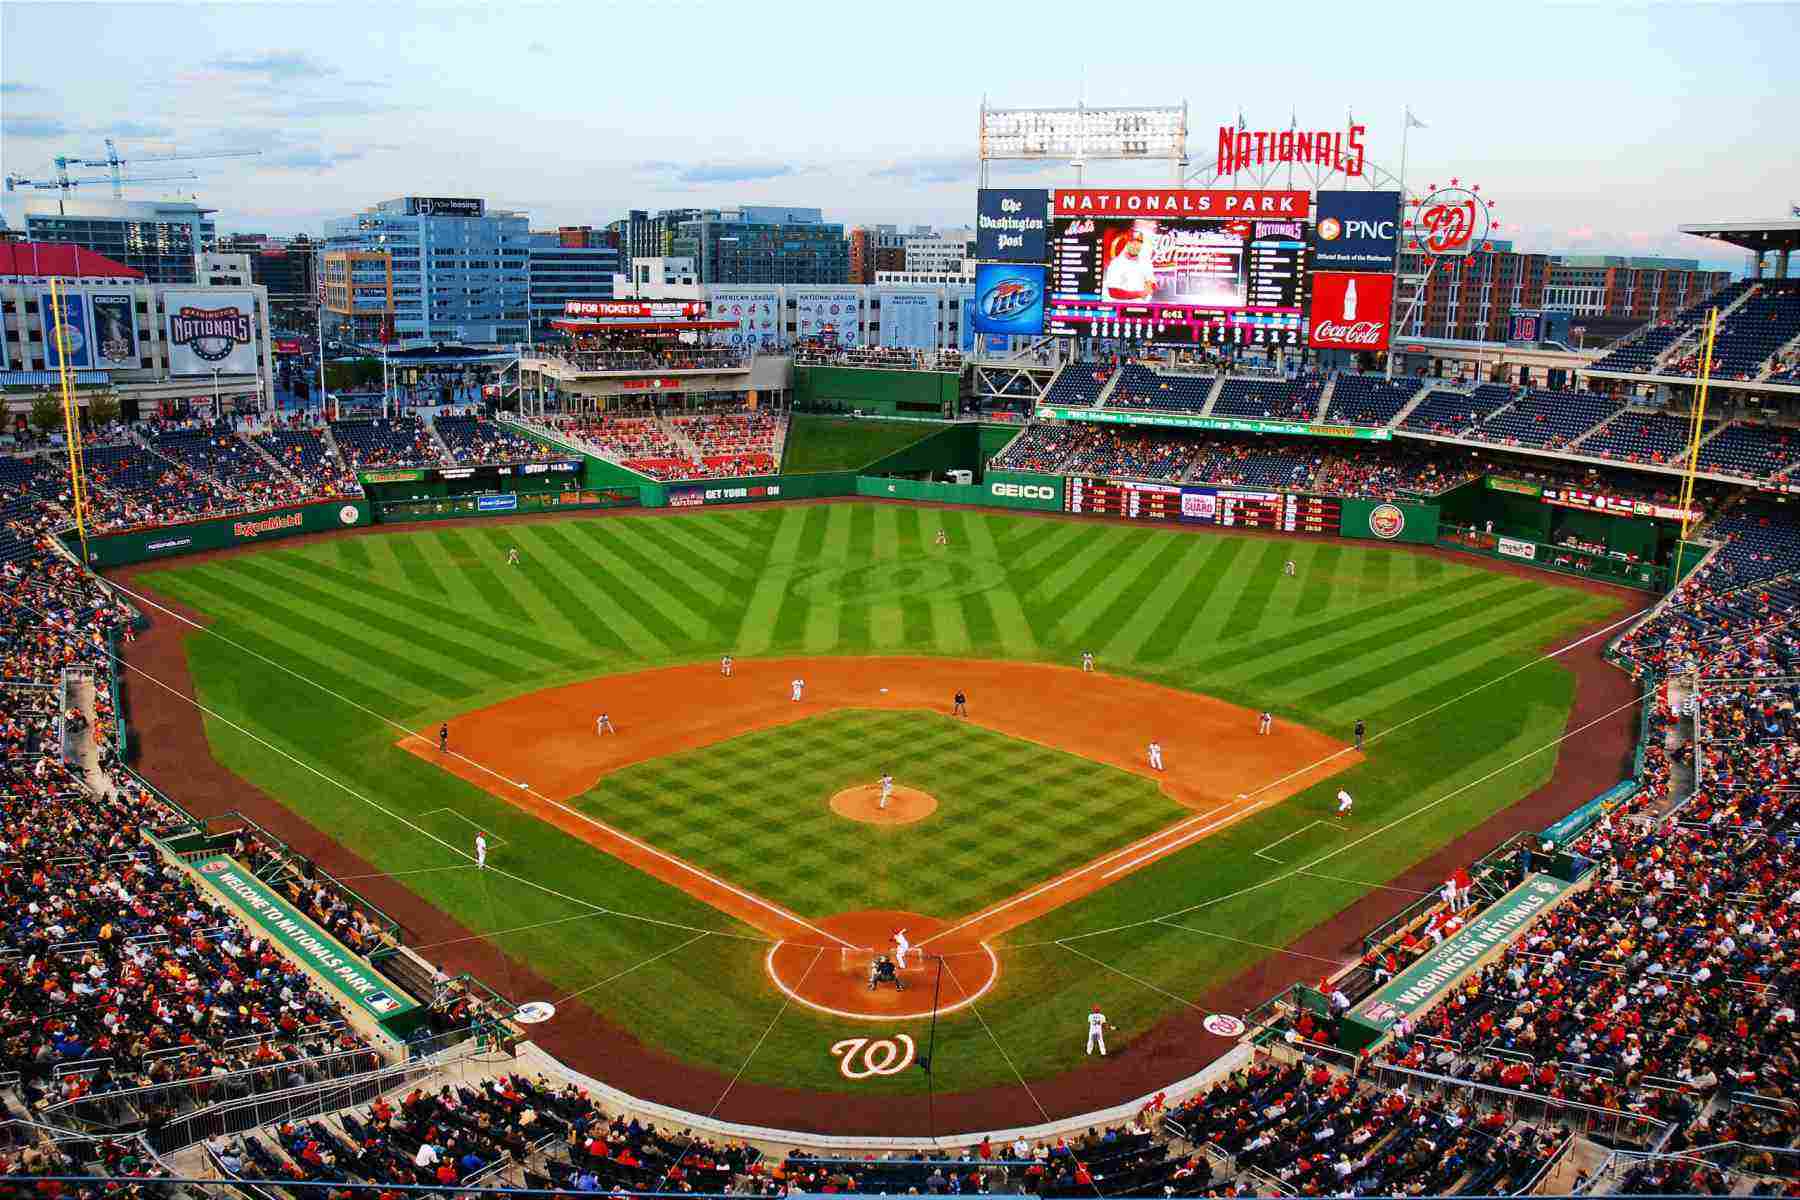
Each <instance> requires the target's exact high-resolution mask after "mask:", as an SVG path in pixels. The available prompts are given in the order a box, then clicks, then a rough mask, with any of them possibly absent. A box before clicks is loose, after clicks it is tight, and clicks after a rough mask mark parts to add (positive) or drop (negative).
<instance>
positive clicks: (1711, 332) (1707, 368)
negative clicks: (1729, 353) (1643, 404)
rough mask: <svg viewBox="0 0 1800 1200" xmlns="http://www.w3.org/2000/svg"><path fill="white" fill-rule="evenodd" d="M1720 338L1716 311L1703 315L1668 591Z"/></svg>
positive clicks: (1678, 559)
mask: <svg viewBox="0 0 1800 1200" xmlns="http://www.w3.org/2000/svg"><path fill="white" fill-rule="evenodd" d="M1718 336H1719V310H1718V309H1717V308H1714V309H1712V310H1711V311H1710V312H1708V313H1707V314H1706V333H1705V335H1704V336H1703V337H1702V338H1701V339H1700V375H1699V380H1698V386H1697V387H1695V389H1694V411H1693V412H1692V413H1691V414H1690V415H1689V421H1688V452H1687V467H1686V469H1685V470H1684V471H1682V473H1681V541H1680V543H1679V544H1678V545H1677V546H1676V547H1675V577H1674V579H1673V580H1671V581H1670V586H1671V588H1672V587H1674V586H1675V585H1677V584H1679V583H1680V582H1681V567H1682V560H1683V558H1684V557H1685V556H1686V554H1687V538H1688V528H1689V526H1690V525H1692V523H1693V521H1692V517H1691V515H1690V514H1692V512H1693V508H1694V476H1695V475H1696V474H1697V473H1698V472H1699V470H1700V439H1701V431H1702V429H1703V428H1704V425H1705V421H1706V389H1707V384H1708V383H1709V382H1711V380H1712V363H1713V342H1714V341H1715V340H1716V339H1717V338H1718Z"/></svg>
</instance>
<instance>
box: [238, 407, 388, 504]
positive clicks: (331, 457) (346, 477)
mask: <svg viewBox="0 0 1800 1200" xmlns="http://www.w3.org/2000/svg"><path fill="white" fill-rule="evenodd" d="M251 437H252V439H253V440H254V441H255V442H256V444H257V445H258V446H260V447H261V448H262V449H263V450H264V451H266V452H267V453H268V455H269V457H270V458H273V459H274V460H275V461H276V462H278V463H280V464H281V466H282V467H283V469H285V470H286V471H287V472H288V474H290V475H292V476H293V477H294V478H295V479H298V480H299V481H300V482H301V483H302V484H304V485H305V486H306V488H307V489H308V491H309V492H310V493H311V494H312V495H313V496H322V497H325V498H327V499H333V498H336V497H338V496H360V495H362V485H361V484H360V483H358V482H357V481H356V476H355V474H353V473H352V472H351V471H350V469H349V468H348V467H346V466H345V465H344V460H343V458H342V456H340V455H339V454H338V452H337V451H336V450H335V449H334V448H333V447H332V444H331V442H330V441H329V440H328V439H327V438H326V436H325V427H324V426H322V425H304V424H293V425H275V426H272V427H270V428H268V429H264V430H262V431H260V432H258V433H255V434H252V435H251Z"/></svg>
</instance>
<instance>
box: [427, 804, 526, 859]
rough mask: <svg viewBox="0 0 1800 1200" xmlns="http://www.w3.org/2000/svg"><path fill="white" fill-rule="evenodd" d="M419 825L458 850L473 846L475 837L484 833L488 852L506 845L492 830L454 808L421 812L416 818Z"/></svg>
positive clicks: (504, 840)
mask: <svg viewBox="0 0 1800 1200" xmlns="http://www.w3.org/2000/svg"><path fill="white" fill-rule="evenodd" d="M418 822H419V825H420V826H421V827H422V828H425V829H428V830H430V831H431V832H432V833H435V834H437V835H438V836H439V837H441V838H443V839H444V840H445V841H446V842H449V843H450V844H451V845H452V846H455V847H456V848H457V849H459V850H468V849H470V848H471V847H473V846H474V845H475V835H476V834H478V833H484V832H485V833H486V834H487V840H488V849H489V850H498V849H499V848H500V847H502V846H504V845H506V839H505V838H503V837H501V836H500V835H498V834H496V833H495V832H494V831H493V830H491V829H487V828H486V827H484V826H481V825H477V824H476V823H475V820H474V818H472V817H465V816H464V815H463V814H462V813H459V812H457V811H456V810H455V809H454V808H447V807H446V808H434V809H432V810H431V811H430V812H422V813H420V814H419V817H418Z"/></svg>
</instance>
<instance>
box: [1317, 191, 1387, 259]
mask: <svg viewBox="0 0 1800 1200" xmlns="http://www.w3.org/2000/svg"><path fill="white" fill-rule="evenodd" d="M1313 232H1314V240H1313V266H1314V267H1315V268H1316V269H1318V270H1320V271H1368V272H1383V271H1385V272H1388V273H1390V274H1391V273H1392V272H1393V270H1394V261H1395V257H1396V256H1397V255H1398V254H1399V253H1400V193H1399V192H1324V191H1322V192H1320V193H1319V212H1318V222H1317V224H1316V225H1314V227H1313Z"/></svg>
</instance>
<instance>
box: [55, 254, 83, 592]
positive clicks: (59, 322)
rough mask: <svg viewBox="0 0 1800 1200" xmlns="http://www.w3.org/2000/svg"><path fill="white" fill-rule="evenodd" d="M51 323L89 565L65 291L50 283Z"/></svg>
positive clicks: (72, 486)
mask: <svg viewBox="0 0 1800 1200" xmlns="http://www.w3.org/2000/svg"><path fill="white" fill-rule="evenodd" d="M50 321H51V326H52V328H54V329H55V331H56V333H55V336H56V377H57V381H58V382H59V383H60V384H61V385H62V410H63V441H64V448H65V449H66V451H67V454H68V461H69V497H70V505H71V507H72V508H73V509H74V510H75V511H74V513H73V514H72V515H73V516H74V518H75V536H76V537H77V538H78V539H80V541H81V561H82V562H83V563H86V562H87V561H88V544H87V541H88V539H87V462H86V460H85V456H84V455H83V453H82V446H81V406H80V403H79V402H78V401H77V400H76V399H75V387H74V378H73V376H72V375H71V373H70V370H69V330H68V326H67V325H66V324H65V323H64V321H63V303H62V288H61V287H60V286H59V285H58V283H57V281H56V280H55V279H54V278H53V279H51V280H50Z"/></svg>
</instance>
